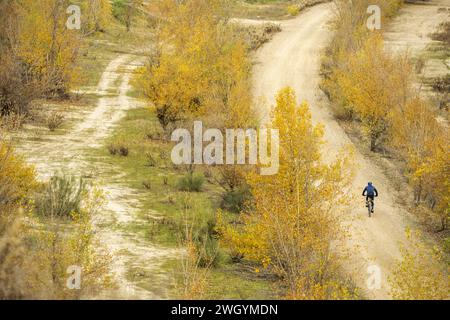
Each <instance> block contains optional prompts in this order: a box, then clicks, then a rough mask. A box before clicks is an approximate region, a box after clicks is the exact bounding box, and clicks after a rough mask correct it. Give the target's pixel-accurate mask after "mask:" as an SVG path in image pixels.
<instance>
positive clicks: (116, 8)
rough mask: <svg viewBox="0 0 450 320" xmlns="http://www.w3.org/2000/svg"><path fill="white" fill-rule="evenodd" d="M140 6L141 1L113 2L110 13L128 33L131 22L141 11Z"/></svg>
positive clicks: (119, 0) (125, 0)
mask: <svg viewBox="0 0 450 320" xmlns="http://www.w3.org/2000/svg"><path fill="white" fill-rule="evenodd" d="M142 5H143V1H142V0H114V1H113V2H112V8H113V11H112V12H113V15H114V16H115V17H116V19H118V20H119V21H120V22H122V23H123V24H125V26H126V28H127V31H130V29H131V26H132V24H133V20H134V19H135V17H136V15H137V14H138V13H139V11H140V10H142V9H141V7H142Z"/></svg>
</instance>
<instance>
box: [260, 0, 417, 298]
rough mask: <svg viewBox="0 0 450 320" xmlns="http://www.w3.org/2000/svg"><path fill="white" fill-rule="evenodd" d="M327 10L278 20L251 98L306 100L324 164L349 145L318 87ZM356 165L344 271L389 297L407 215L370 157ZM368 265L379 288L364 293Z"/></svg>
mask: <svg viewBox="0 0 450 320" xmlns="http://www.w3.org/2000/svg"><path fill="white" fill-rule="evenodd" d="M331 10H332V5H330V4H323V5H318V6H315V7H313V8H310V9H307V10H305V11H304V12H303V13H302V14H300V15H299V16H298V17H296V18H295V19H293V20H289V21H283V22H280V24H281V26H282V29H283V31H282V32H281V33H279V34H277V35H275V37H274V38H273V40H272V41H271V42H269V43H268V44H266V45H264V46H263V48H262V49H261V50H260V51H258V53H257V57H256V60H257V63H258V64H257V65H256V67H255V69H254V94H255V97H257V98H260V97H265V99H267V102H268V104H269V105H273V104H274V95H275V94H276V92H277V91H278V90H279V89H280V88H282V87H284V86H288V85H289V86H291V87H292V88H293V89H294V90H295V91H296V93H297V97H298V99H299V102H300V101H303V100H306V101H308V103H309V105H310V108H311V112H312V115H313V120H314V121H315V122H321V123H323V124H324V125H325V127H326V134H325V139H326V140H327V144H326V146H325V150H324V152H323V158H324V160H325V161H330V160H332V159H334V158H335V156H336V155H337V152H338V151H339V150H340V149H341V148H342V147H343V146H345V145H350V144H352V142H351V141H350V139H349V137H348V136H347V134H346V133H345V132H344V130H343V129H342V128H341V127H340V126H339V124H338V123H337V122H336V121H335V120H334V117H333V116H332V114H331V113H330V111H329V108H327V104H328V100H327V98H326V97H325V96H324V95H323V93H322V92H321V91H320V89H319V88H318V85H319V81H320V76H319V68H320V56H321V51H322V49H323V48H324V46H325V45H326V44H327V41H328V40H329V39H330V37H331V35H330V33H329V31H328V30H327V26H326V23H327V21H328V20H329V18H330V17H331V13H332V12H331ZM266 114H267V113H266ZM356 163H357V164H358V171H357V175H356V177H355V179H354V181H353V184H352V195H353V196H354V200H352V203H351V206H350V207H351V208H352V209H351V211H350V212H348V216H349V218H350V219H352V222H351V243H350V247H351V248H352V249H358V250H353V251H354V252H355V254H354V258H353V259H351V260H352V261H349V265H348V267H349V268H350V270H351V271H353V272H355V281H356V283H357V284H358V286H359V287H360V288H362V289H363V290H364V294H365V295H366V297H367V298H371V299H383V298H389V295H388V292H389V284H388V282H387V277H388V275H389V272H390V270H391V269H392V264H393V263H394V261H395V259H397V258H399V256H400V253H399V242H401V241H403V240H404V230H405V227H406V226H407V225H409V222H408V221H407V220H408V219H407V215H408V213H407V212H406V211H405V210H404V209H402V208H400V207H399V206H397V205H396V203H395V200H394V199H395V194H396V192H395V190H394V187H393V186H392V184H391V183H390V181H389V179H388V177H386V176H385V174H384V173H383V172H382V171H381V170H380V169H379V168H378V167H377V166H375V165H374V164H373V163H372V162H371V160H370V159H368V158H366V157H365V156H364V155H362V154H361V153H359V152H356ZM368 181H373V182H374V184H375V185H376V187H377V189H378V191H379V193H380V197H378V199H377V202H376V208H375V209H376V211H375V215H374V217H373V218H368V217H367V209H366V208H365V205H364V200H363V197H362V196H361V193H362V189H363V188H364V186H365V185H366V184H367V182H368ZM371 265H376V266H378V267H379V268H380V269H381V272H382V274H381V275H382V283H381V289H376V290H368V289H367V285H366V281H367V279H368V276H369V274H368V272H367V268H368V267H369V266H371Z"/></svg>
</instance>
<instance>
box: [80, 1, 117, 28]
mask: <svg viewBox="0 0 450 320" xmlns="http://www.w3.org/2000/svg"><path fill="white" fill-rule="evenodd" d="M82 12H84V15H83V17H84V19H83V22H84V26H83V28H84V32H85V33H87V34H89V33H92V32H98V31H104V30H105V29H106V26H107V25H108V24H109V20H110V19H111V18H112V5H111V2H110V1H109V0H87V1H85V2H83V8H82Z"/></svg>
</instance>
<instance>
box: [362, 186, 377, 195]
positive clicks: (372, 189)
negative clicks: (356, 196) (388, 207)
mask: <svg viewBox="0 0 450 320" xmlns="http://www.w3.org/2000/svg"><path fill="white" fill-rule="evenodd" d="M362 195H363V196H365V195H367V196H371V197H373V196H375V197H378V190H377V188H375V187H374V186H373V185H371V184H369V185H368V186H367V187H365V188H364V191H363V193H362Z"/></svg>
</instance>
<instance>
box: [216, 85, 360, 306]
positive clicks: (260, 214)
mask: <svg viewBox="0 0 450 320" xmlns="http://www.w3.org/2000/svg"><path fill="white" fill-rule="evenodd" d="M276 102H277V103H276V107H275V109H274V111H273V115H272V117H273V118H272V127H273V128H276V129H278V130H279V134H280V168H279V172H278V174H277V175H276V176H271V177H267V176H260V175H257V174H250V176H249V177H248V183H249V185H250V187H251V191H252V194H253V197H254V210H253V211H251V212H249V213H247V214H244V213H243V214H242V215H241V219H242V221H241V222H242V223H243V226H242V227H237V228H236V227H232V226H230V225H227V224H225V223H224V221H223V219H222V217H221V214H219V231H220V233H221V234H222V239H223V243H224V244H225V246H227V247H229V248H230V249H231V250H233V251H234V252H235V253H236V252H237V253H239V254H240V255H241V256H243V257H244V258H246V259H251V260H254V261H257V262H259V263H261V264H262V266H263V267H266V268H269V270H271V271H272V272H273V273H275V274H276V275H278V276H279V277H281V278H282V279H283V282H284V285H285V286H286V288H287V291H288V292H287V297H288V298H291V299H326V298H328V299H330V298H338V297H339V298H349V297H351V292H350V291H349V290H348V288H347V287H346V286H345V285H344V284H343V283H342V282H341V281H340V280H339V278H338V277H336V275H337V273H338V269H339V267H338V263H337V261H338V257H337V256H338V255H337V254H336V251H335V250H334V249H333V248H332V245H331V244H332V242H333V241H336V243H338V242H339V240H342V236H343V230H342V228H341V224H340V218H339V217H340V215H339V212H340V208H342V207H343V205H345V203H346V196H345V194H344V191H343V190H345V187H346V186H347V185H348V184H349V182H350V180H351V177H352V172H351V170H350V169H349V168H350V167H349V164H350V162H351V160H350V159H349V157H348V156H344V155H342V157H340V159H339V160H337V161H336V162H334V163H333V164H331V165H324V164H322V163H321V155H320V150H319V149H320V147H321V145H322V137H323V127H322V126H321V125H317V126H313V125H312V123H311V114H310V112H309V110H308V105H307V104H306V103H303V104H301V105H299V106H298V105H297V103H296V97H295V93H294V92H293V90H292V89H290V88H285V89H283V90H281V91H280V92H279V93H278V95H277V99H276Z"/></svg>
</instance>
